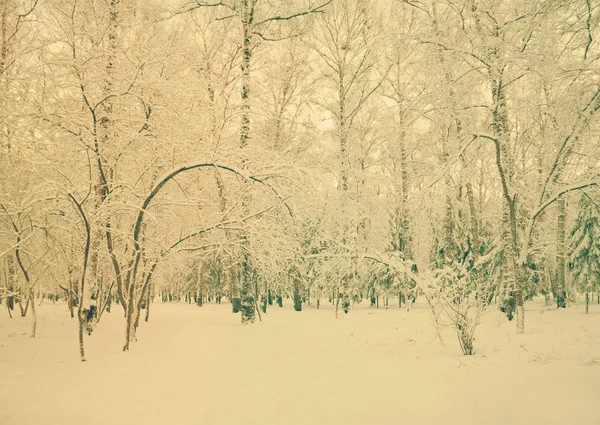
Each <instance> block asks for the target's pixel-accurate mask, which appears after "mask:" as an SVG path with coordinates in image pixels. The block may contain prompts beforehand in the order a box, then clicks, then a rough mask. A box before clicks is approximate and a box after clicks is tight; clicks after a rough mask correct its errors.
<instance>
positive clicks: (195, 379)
mask: <svg viewBox="0 0 600 425" xmlns="http://www.w3.org/2000/svg"><path fill="white" fill-rule="evenodd" d="M230 311H231V310H230V305H229V304H222V305H214V304H207V305H205V306H204V307H201V308H199V307H196V306H195V305H193V304H192V305H187V304H183V303H181V304H161V303H154V304H153V305H152V311H151V317H150V323H148V324H146V323H142V324H141V325H140V329H139V330H138V342H136V343H134V344H133V345H132V349H131V351H130V352H128V353H123V352H122V351H121V346H122V344H123V339H124V336H123V317H122V310H120V307H119V306H114V308H113V312H112V313H111V314H106V315H105V316H104V317H103V319H102V322H101V323H100V325H99V327H98V329H96V331H95V332H94V334H93V335H92V336H91V337H89V338H86V349H87V358H88V361H87V362H86V363H80V362H79V356H78V344H77V330H76V329H77V326H76V321H75V320H74V319H70V318H69V316H68V310H67V308H66V306H65V305H64V304H52V303H48V302H45V303H44V304H43V305H42V306H41V307H39V308H38V315H39V316H40V317H39V323H38V336H37V337H36V338H35V339H32V338H29V337H28V333H29V329H30V318H25V319H22V318H20V317H16V318H14V319H12V320H11V319H9V318H8V315H7V314H6V312H5V311H1V312H0V424H2V425H12V424H15V425H38V424H39V425H42V424H44V425H46V424H49V425H54V424H56V425H71V424H77V425H94V424H98V425H100V424H102V425H119V424H127V425H137V424H144V425H146V424H147V425H151V424H161V425H171V424H172V425H186V424H202V425H209V424H261V425H268V424H274V425H284V424H319V425H320V424H323V425H334V424H344V425H351V424H369V425H370V424H376V425H377V424H407V425H411V424H445V425H446V424H461V425H466V424H477V425H480V424H507V425H508V424H528V425H529V424H544V425H550V424H565V425H570V424H577V425H587V424H590V425H592V424H593V425H598V424H600V404H599V402H600V306H599V305H596V304H593V305H592V306H591V308H590V314H589V315H585V314H583V306H581V305H577V306H573V307H570V308H568V309H566V310H559V311H557V310H556V309H555V308H553V307H544V305H543V300H536V301H532V302H529V303H528V304H527V315H526V334H525V335H520V336H517V335H516V334H515V324H514V323H511V322H508V321H506V319H505V318H504V317H503V316H502V314H501V313H499V312H497V310H496V309H495V308H491V309H490V311H489V312H488V313H486V314H485V316H484V317H483V320H482V324H481V325H480V326H479V328H478V329H477V333H476V341H475V349H476V354H475V355H474V356H472V357H465V356H463V355H462V353H461V351H460V348H459V345H458V342H457V340H456V336H455V335H454V334H453V332H452V330H451V329H446V330H444V331H443V332H442V334H441V336H442V340H443V343H444V345H442V343H441V342H440V339H439V338H437V337H436V329H435V327H434V325H433V324H432V320H431V317H430V314H429V310H428V309H427V307H426V305H424V304H422V303H417V304H416V305H415V307H414V308H413V309H412V310H411V311H409V312H407V311H405V310H398V309H397V308H395V309H392V308H390V310H384V309H374V308H371V307H369V306H368V305H367V304H366V303H365V304H362V305H360V306H355V308H354V309H353V310H352V311H351V312H350V314H348V315H344V314H343V313H342V314H341V315H340V318H339V319H337V320H336V319H335V317H334V314H333V310H332V307H331V306H330V305H325V306H323V308H321V310H316V309H314V308H311V307H307V308H306V309H305V311H303V312H301V313H299V312H295V311H293V309H292V308H291V302H290V301H289V300H287V305H285V307H284V308H283V309H280V308H278V307H273V308H270V310H269V311H268V313H267V314H266V315H263V321H262V323H256V324H254V325H250V326H242V325H241V324H240V323H239V316H238V315H234V314H232V313H231V312H230Z"/></svg>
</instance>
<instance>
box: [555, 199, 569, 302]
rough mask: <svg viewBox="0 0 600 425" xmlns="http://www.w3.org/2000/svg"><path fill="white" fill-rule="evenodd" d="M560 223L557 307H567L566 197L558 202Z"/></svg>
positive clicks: (558, 226) (557, 259) (557, 252)
mask: <svg viewBox="0 0 600 425" xmlns="http://www.w3.org/2000/svg"><path fill="white" fill-rule="evenodd" d="M557 208H558V223H557V226H556V229H557V231H556V293H555V297H556V307H557V308H566V307H567V290H566V285H565V277H566V276H565V274H566V273H565V270H566V267H565V265H566V249H565V233H566V232H565V215H566V203H565V198H564V197H562V196H561V197H559V198H558V200H557Z"/></svg>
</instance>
